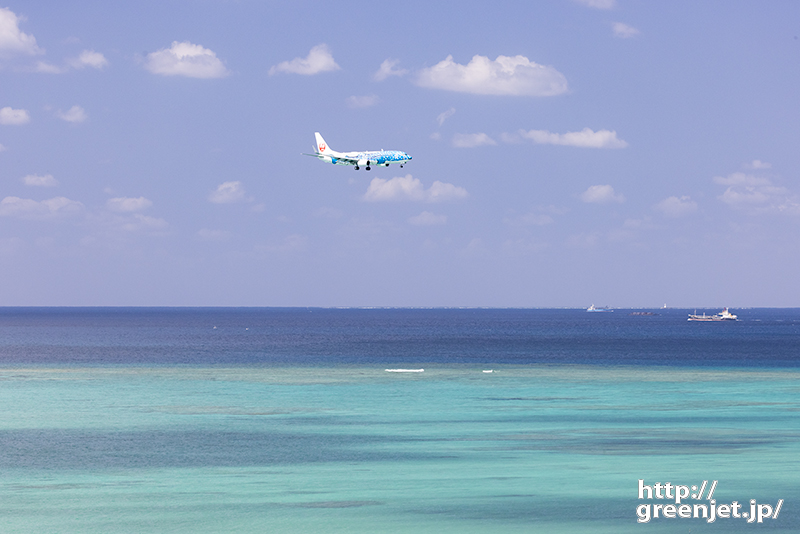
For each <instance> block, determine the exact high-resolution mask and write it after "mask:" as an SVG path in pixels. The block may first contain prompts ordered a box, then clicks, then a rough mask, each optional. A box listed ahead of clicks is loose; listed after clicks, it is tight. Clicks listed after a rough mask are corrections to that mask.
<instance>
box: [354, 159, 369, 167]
mask: <svg viewBox="0 0 800 534" xmlns="http://www.w3.org/2000/svg"><path fill="white" fill-rule="evenodd" d="M357 165H358V166H359V167H366V166H367V165H369V160H368V159H360V160H358V163H357Z"/></svg>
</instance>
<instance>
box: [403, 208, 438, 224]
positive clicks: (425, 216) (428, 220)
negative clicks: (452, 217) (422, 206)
mask: <svg viewBox="0 0 800 534" xmlns="http://www.w3.org/2000/svg"><path fill="white" fill-rule="evenodd" d="M408 222H409V223H411V224H413V225H415V226H437V225H441V224H447V215H436V214H435V213H431V212H430V211H423V212H422V213H420V214H419V215H414V216H413V217H411V218H409V219H408Z"/></svg>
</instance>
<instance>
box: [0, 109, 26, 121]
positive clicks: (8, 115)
mask: <svg viewBox="0 0 800 534" xmlns="http://www.w3.org/2000/svg"><path fill="white" fill-rule="evenodd" d="M29 122H31V116H30V115H29V114H28V110H27V109H11V108H10V107H4V108H3V109H0V124H27V123H29Z"/></svg>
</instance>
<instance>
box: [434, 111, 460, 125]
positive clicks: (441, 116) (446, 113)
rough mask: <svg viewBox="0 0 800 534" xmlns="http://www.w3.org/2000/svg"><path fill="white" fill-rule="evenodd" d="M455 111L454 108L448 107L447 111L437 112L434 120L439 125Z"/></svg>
mask: <svg viewBox="0 0 800 534" xmlns="http://www.w3.org/2000/svg"><path fill="white" fill-rule="evenodd" d="M455 113H456V108H450V109H448V110H447V111H443V112H442V113H439V116H438V117H436V122H438V123H439V126H441V125H442V124H444V121H446V120H447V119H449V118H450V117H452V116H453V115H455Z"/></svg>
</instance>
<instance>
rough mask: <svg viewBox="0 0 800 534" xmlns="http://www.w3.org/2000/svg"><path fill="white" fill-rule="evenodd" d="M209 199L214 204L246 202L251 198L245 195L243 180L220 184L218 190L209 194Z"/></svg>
mask: <svg viewBox="0 0 800 534" xmlns="http://www.w3.org/2000/svg"><path fill="white" fill-rule="evenodd" d="M208 200H209V201H210V202H213V203H214V204H233V203H235V202H244V201H247V200H249V199H247V198H246V197H245V192H244V187H243V186H242V182H238V181H236V182H224V183H222V184H220V185H219V186H218V187H217V189H216V191H213V192H212V193H211V194H210V195H208Z"/></svg>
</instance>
